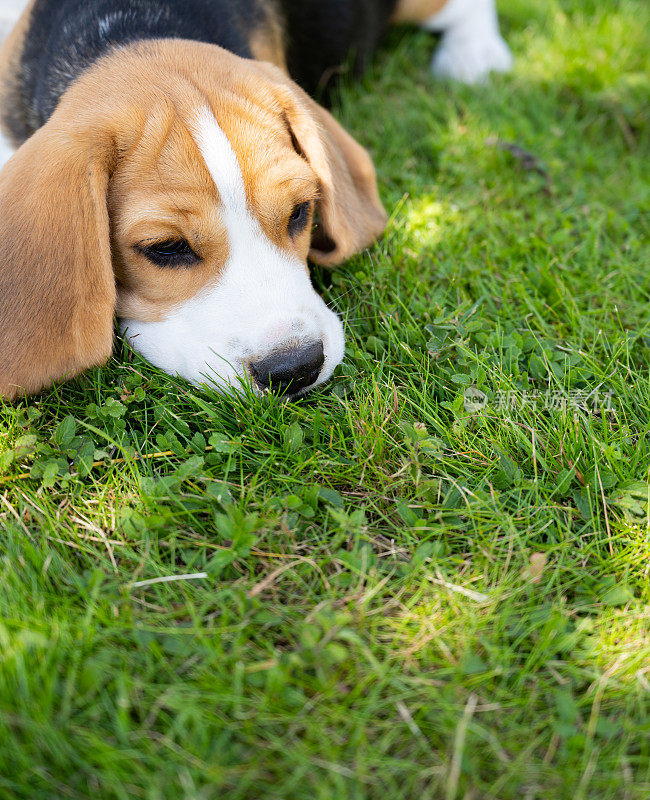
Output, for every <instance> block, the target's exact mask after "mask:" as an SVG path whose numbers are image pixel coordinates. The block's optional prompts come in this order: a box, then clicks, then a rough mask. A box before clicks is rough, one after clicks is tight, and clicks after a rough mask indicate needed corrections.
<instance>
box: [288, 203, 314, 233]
mask: <svg viewBox="0 0 650 800" xmlns="http://www.w3.org/2000/svg"><path fill="white" fill-rule="evenodd" d="M310 205H311V204H310V203H300V205H297V206H296V207H295V208H294V209H293V211H292V213H291V216H290V217H289V236H297V235H298V234H299V233H302V232H303V231H304V230H305V226H306V225H307V220H308V219H309V207H310Z"/></svg>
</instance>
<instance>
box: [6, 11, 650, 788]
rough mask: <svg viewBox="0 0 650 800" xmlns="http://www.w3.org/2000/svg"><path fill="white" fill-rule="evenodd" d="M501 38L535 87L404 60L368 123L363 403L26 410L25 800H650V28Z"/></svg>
mask: <svg viewBox="0 0 650 800" xmlns="http://www.w3.org/2000/svg"><path fill="white" fill-rule="evenodd" d="M502 6H503V7H502V18H503V28H504V33H505V35H506V37H507V38H508V40H509V42H510V44H511V46H512V48H513V50H514V52H515V55H516V58H517V64H516V68H515V70H514V71H513V73H512V74H510V75H508V76H505V77H498V78H495V79H494V80H493V81H492V82H491V84H490V85H488V86H483V87H480V88H467V87H461V86H455V85H445V84H441V83H439V82H436V81H434V80H433V79H432V78H431V77H430V76H429V74H428V63H429V59H430V55H431V51H432V46H433V42H432V40H431V38H430V37H429V36H427V35H425V34H422V33H419V32H415V31H413V30H410V29H400V30H396V31H394V32H393V33H392V34H391V36H390V37H389V39H388V41H387V42H386V45H385V47H384V49H383V50H382V52H381V53H379V54H378V56H377V59H376V60H375V62H374V64H373V66H372V67H371V69H370V71H369V73H368V75H367V76H366V77H365V78H364V79H363V81H361V82H360V83H357V84H353V83H350V84H349V85H347V84H346V86H345V87H344V88H343V89H342V91H341V93H340V98H337V100H336V102H335V107H334V108H335V113H336V114H337V116H338V117H339V118H340V119H341V120H342V121H343V122H344V124H345V125H346V126H347V127H348V129H350V130H351V131H352V132H353V133H354V134H355V135H356V136H357V137H358V138H359V140H360V141H362V142H363V143H364V144H365V145H366V146H368V147H369V148H370V149H371V151H372V153H373V156H374V158H375V161H376V163H377V166H378V173H379V178H380V184H381V190H382V195H383V198H384V200H385V203H386V206H387V207H388V208H389V209H392V218H391V222H390V226H389V229H388V232H387V235H386V237H385V239H384V240H383V241H382V242H381V243H379V244H378V245H377V246H376V247H375V248H374V249H372V250H371V251H369V252H367V253H365V254H363V255H361V256H359V257H357V258H355V259H354V260H353V261H351V262H350V263H348V264H347V265H346V266H344V267H343V268H341V269H339V270H338V271H336V272H334V273H333V274H330V273H327V272H326V271H324V270H323V271H316V272H315V274H314V279H315V282H316V284H317V285H318V287H319V289H320V290H322V292H323V294H324V295H325V297H326V299H327V300H328V302H330V303H331V304H332V305H333V306H335V307H336V308H337V309H339V311H340V313H341V314H342V315H343V316H344V318H345V319H346V327H347V334H348V349H347V356H346V360H345V362H344V364H343V366H342V368H340V369H339V370H338V371H337V374H336V377H335V379H334V380H333V381H332V383H331V384H330V385H329V386H327V387H325V388H323V389H322V390H320V391H318V392H316V393H315V394H314V395H313V396H311V397H310V398H309V400H307V401H301V402H296V403H291V404H284V403H282V402H280V401H278V400H261V399H258V398H255V397H243V396H240V397H238V398H227V399H224V398H223V397H221V396H219V395H218V394H216V393H211V392H210V391H208V390H206V391H201V390H199V389H196V388H194V387H191V386H190V385H188V384H186V383H184V382H183V381H181V380H177V379H174V378H170V377H168V376H166V375H164V374H162V373H161V372H158V371H157V370H155V369H154V368H152V367H150V366H149V365H148V364H147V363H145V362H144V361H142V360H141V359H139V358H138V357H136V356H135V355H134V354H133V353H129V352H127V351H126V349H125V348H123V347H122V348H119V347H118V349H117V350H116V352H115V355H114V358H113V359H112V361H111V363H110V364H109V365H107V367H106V368H104V369H97V370H95V371H93V372H91V373H88V374H87V375H85V376H84V377H83V378H80V379H78V380H76V381H74V382H73V383H72V384H68V385H64V386H60V387H57V388H54V389H52V390H50V391H48V392H47V393H45V394H43V395H42V396H40V397H39V398H37V399H32V400H30V401H29V402H22V403H20V404H18V405H16V406H9V405H7V406H1V407H0V527H1V528H2V535H1V536H0V550H1V560H0V570H1V590H0V604H1V605H0V620H1V621H0V661H1V673H0V797H1V798H19V799H21V800H22V799H23V798H29V800H40V798H48V799H49V798H53V799H56V800H60V799H62V798H75V800H76V799H77V798H92V800H109V799H110V800H113V799H115V800H139V798H143V800H177V799H178V800H180V799H183V800H208V799H211V798H223V797H226V798H228V799H229V800H230V799H231V798H232V800H240V799H241V800H243V799H245V800H267V799H268V800H330V799H331V798H345V800H357V799H358V800H361V799H363V800H366V799H368V800H373V799H374V798H381V800H401V799H402V798H405V799H409V800H410V798H413V799H414V800H415V799H416V798H417V800H420V798H422V799H424V798H430V799H431V800H463V799H464V800H510V798H513V799H514V798H517V799H522V800H549V798H552V800H562V799H563V798H571V800H591V799H592V798H594V799H595V798H603V799H604V798H607V799H609V798H617V800H618V799H619V798H620V800H646V799H647V798H648V797H650V582H649V573H650V503H649V499H650V437H649V429H650V422H649V408H650V382H649V377H648V375H649V372H648V367H649V362H650V315H649V308H650V306H649V300H650V296H649V295H650V270H649V265H650V237H649V233H650V221H649V219H650V214H649V212H650V178H649V172H650V166H649V165H650V102H649V98H650V65H649V61H648V52H650V7H649V6H648V4H647V2H646V0H509V2H504V3H503V4H502ZM515 145H516V146H515ZM157 579H166V580H158V581H157Z"/></svg>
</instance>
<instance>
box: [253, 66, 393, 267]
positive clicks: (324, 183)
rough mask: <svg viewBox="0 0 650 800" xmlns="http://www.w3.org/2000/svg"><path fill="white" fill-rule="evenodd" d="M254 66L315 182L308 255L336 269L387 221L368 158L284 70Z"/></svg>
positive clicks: (371, 240)
mask: <svg viewBox="0 0 650 800" xmlns="http://www.w3.org/2000/svg"><path fill="white" fill-rule="evenodd" d="M258 66H259V67H260V68H261V69H263V70H264V72H265V73H266V75H267V76H268V77H270V78H271V79H272V81H273V82H274V83H275V84H276V95H277V97H278V100H279V101H280V103H281V105H282V107H283V111H284V115H285V117H286V120H287V124H288V126H289V130H290V132H291V135H292V138H293V141H294V146H295V148H296V150H297V151H298V152H299V153H300V155H302V156H303V157H304V158H305V159H306V160H307V161H308V162H309V164H310V165H311V167H312V169H313V170H314V172H315V173H316V175H317V176H318V179H319V182H320V190H321V197H320V200H319V202H318V209H317V210H318V214H317V227H316V229H315V231H314V233H313V235H312V244H311V250H310V251H309V257H310V258H311V259H312V260H313V261H315V262H317V263H318V264H323V265H325V266H328V267H333V266H336V265H337V264H340V263H341V262H343V261H345V260H346V259H348V258H350V256H353V255H354V254H355V253H358V252H360V251H361V250H363V249H365V248H366V247H368V246H369V245H371V244H372V243H373V242H374V241H376V240H377V239H379V238H380V236H381V235H382V233H383V232H384V229H385V227H386V222H387V219H388V217H387V215H386V212H385V210H384V207H383V206H382V204H381V200H380V199H379V193H378V191H377V176H376V174H375V168H374V166H373V163H372V160H371V158H370V156H369V155H368V153H367V152H366V150H364V148H363V147H361V145H360V144H359V143H358V142H356V141H355V140H354V139H353V138H352V136H350V134H349V133H347V132H346V131H345V130H344V129H343V128H342V127H341V125H339V123H338V122H337V121H336V120H335V119H334V117H333V116H332V115H331V114H330V113H329V112H328V111H326V110H325V109H324V108H322V106H320V105H318V103H316V102H315V101H314V100H312V99H311V97H309V95H308V94H306V92H304V91H303V90H302V89H300V88H299V87H298V86H297V85H296V84H295V83H294V82H293V81H291V80H290V79H289V78H288V77H287V76H286V75H285V74H284V73H283V72H281V71H280V70H279V69H277V68H276V67H273V66H271V65H270V64H259V65H258Z"/></svg>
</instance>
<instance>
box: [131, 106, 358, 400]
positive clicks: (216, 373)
mask: <svg viewBox="0 0 650 800" xmlns="http://www.w3.org/2000/svg"><path fill="white" fill-rule="evenodd" d="M190 130H191V132H192V135H193V137H194V140H195V142H196V144H197V146H198V148H199V150H200V152H201V154H202V155H203V158H204V160H205V163H206V165H207V167H208V169H209V171H210V174H211V175H212V178H213V180H214V182H215V185H216V187H217V189H218V190H219V196H220V198H221V206H220V209H219V210H220V212H221V214H222V217H223V220H224V222H225V225H226V228H227V231H228V246H229V254H228V260H227V263H226V265H225V267H224V270H223V273H222V274H221V275H220V276H219V278H218V279H217V281H216V282H215V284H214V285H213V286H207V287H204V289H203V290H202V291H201V292H199V294H198V295H196V296H195V297H193V298H192V299H191V300H189V301H187V302H185V303H183V304H182V305H179V306H178V307H177V308H176V309H175V310H173V311H172V312H171V313H169V314H168V316H167V317H166V318H165V319H163V320H161V321H159V322H141V321H138V320H122V323H121V325H122V330H123V331H126V335H127V337H128V339H129V341H130V343H131V345H132V347H133V348H134V349H135V350H137V351H138V352H140V353H142V355H143V356H144V357H145V358H147V359H148V360H149V361H151V362H152V363H153V364H155V365H156V366H158V367H160V368H161V369H164V370H165V371H166V372H169V373H171V374H178V375H180V376H181V377H183V378H186V379H187V380H189V381H192V382H193V383H197V384H199V383H213V384H216V385H218V386H225V385H228V384H231V385H237V383H238V378H240V377H242V376H244V375H245V374H246V368H245V364H246V363H247V362H249V361H253V362H254V361H260V360H262V359H264V358H265V357H267V356H269V355H270V354H271V353H273V352H276V351H279V350H283V349H285V348H291V347H300V346H301V345H308V344H309V343H312V342H317V341H322V343H323V350H324V355H325V363H324V364H323V368H322V370H321V372H320V375H319V376H318V380H317V381H316V382H315V383H314V384H313V385H314V386H315V385H318V384H320V383H324V382H325V381H326V380H328V378H329V377H330V376H331V375H332V373H333V372H334V369H335V367H336V366H337V364H339V363H340V361H341V360H342V358H343V354H344V350H345V342H344V337H343V326H342V325H341V321H340V320H339V318H338V317H337V316H336V314H334V313H333V312H332V311H330V310H329V309H328V308H327V306H326V305H325V303H324V301H323V299H322V298H321V297H319V295H318V294H317V293H316V292H315V291H314V289H313V287H312V285H311V281H310V279H309V275H308V274H307V271H306V270H305V266H304V264H303V263H302V262H301V261H300V260H299V259H298V258H296V257H295V256H292V255H291V254H289V253H286V252H283V251H282V250H280V249H279V248H277V247H276V246H275V245H274V244H273V243H272V242H271V241H270V239H269V238H268V237H267V236H266V235H265V234H264V232H263V230H262V228H261V226H260V224H259V222H258V221H257V220H256V219H255V217H254V216H253V215H252V214H251V212H250V209H249V207H248V203H247V200H246V191H245V187H244V179H243V176H242V172H241V168H240V166H239V162H238V160H237V156H236V154H235V151H234V150H233V148H232V145H231V144H230V141H229V140H228V137H227V136H226V135H225V133H224V132H223V131H222V129H221V128H220V127H219V125H218V123H217V121H216V119H215V117H214V115H213V114H212V112H211V111H210V110H208V109H207V108H205V109H203V110H201V112H200V113H199V114H198V115H197V117H196V119H195V120H194V121H193V123H192V125H191V126H190ZM190 269H191V267H190ZM310 388H311V387H310Z"/></svg>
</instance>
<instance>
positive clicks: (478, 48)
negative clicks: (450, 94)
mask: <svg viewBox="0 0 650 800" xmlns="http://www.w3.org/2000/svg"><path fill="white" fill-rule="evenodd" d="M512 63H513V58H512V53H511V52H510V49H509V47H508V45H507V44H506V43H505V41H504V40H503V38H502V37H501V35H500V34H499V33H498V32H496V31H495V32H490V33H487V32H483V33H482V34H481V35H475V36H461V35H457V34H455V33H454V32H453V31H450V32H449V33H446V34H444V35H443V37H442V41H441V42H440V46H439V47H438V49H437V50H436V52H435V54H434V56H433V61H432V62H431V70H432V71H433V73H434V75H437V76H438V77H439V78H450V79H452V80H456V81H461V82H462V83H481V82H483V81H485V80H487V78H488V76H489V74H490V73H491V72H508V70H509V69H510V68H511V67H512Z"/></svg>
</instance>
